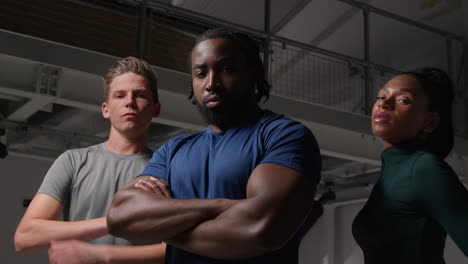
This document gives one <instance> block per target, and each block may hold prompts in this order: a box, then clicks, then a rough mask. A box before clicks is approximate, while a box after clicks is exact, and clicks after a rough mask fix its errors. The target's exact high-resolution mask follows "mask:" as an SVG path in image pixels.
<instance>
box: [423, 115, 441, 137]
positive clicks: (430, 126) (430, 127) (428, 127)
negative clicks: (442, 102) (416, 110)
mask: <svg viewBox="0 0 468 264" xmlns="http://www.w3.org/2000/svg"><path fill="white" fill-rule="evenodd" d="M439 124H440V115H439V113H437V112H429V113H428V115H427V118H426V120H425V121H424V127H423V129H424V131H429V133H431V132H432V131H434V130H436V129H437V127H439Z"/></svg>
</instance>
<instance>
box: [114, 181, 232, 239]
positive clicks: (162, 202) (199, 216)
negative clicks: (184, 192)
mask: <svg viewBox="0 0 468 264" xmlns="http://www.w3.org/2000/svg"><path fill="white" fill-rule="evenodd" d="M145 178H146V179H150V178H151V179H152V180H156V182H157V184H159V185H160V189H162V190H163V189H164V186H165V184H166V183H165V182H164V181H163V180H161V179H156V178H153V177H151V176H142V177H139V178H136V179H135V180H133V181H131V182H130V183H128V184H127V185H126V186H125V187H124V188H122V190H121V191H119V192H117V194H116V195H115V196H114V199H113V201H112V206H111V208H110V210H109V212H108V215H107V225H108V229H109V233H110V234H112V235H114V236H117V237H122V238H125V239H127V240H130V241H132V242H134V243H137V244H152V243H157V242H160V241H163V240H165V239H167V238H170V237H173V236H174V235H176V234H179V233H182V232H184V231H187V230H189V229H191V228H193V227H194V226H196V225H197V224H199V223H201V222H203V221H206V220H208V219H212V218H214V217H216V216H217V215H218V214H220V213H221V212H223V211H224V210H225V209H226V208H227V207H229V206H231V204H233V203H235V201H233V200H227V199H209V200H208V199H190V200H182V199H172V198H171V197H170V195H168V194H167V193H165V192H164V191H161V192H157V191H156V192H155V191H147V190H143V189H142V188H138V187H135V184H138V182H139V181H141V180H142V179H145Z"/></svg>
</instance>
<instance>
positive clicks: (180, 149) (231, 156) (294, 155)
mask: <svg viewBox="0 0 468 264" xmlns="http://www.w3.org/2000/svg"><path fill="white" fill-rule="evenodd" d="M262 163H273V164H278V165H282V166H285V167H289V168H292V169H294V170H297V171H299V172H300V173H302V174H303V175H305V176H306V177H310V178H311V179H312V180H313V182H314V183H318V182H319V180H320V169H321V158H320V151H319V148H318V145H317V142H316V140H315V138H314V136H313V135H312V133H311V132H310V130H309V129H308V128H306V127H305V126H304V125H302V124H300V123H299V122H296V121H294V120H291V119H289V118H287V117H285V116H283V115H277V114H274V113H272V112H265V114H264V115H262V116H261V117H260V118H259V119H258V120H255V121H252V122H250V123H247V124H244V125H242V126H239V127H236V128H231V129H229V130H228V131H226V132H225V133H217V132H214V131H213V130H211V129H210V128H207V129H206V130H204V131H201V132H198V133H195V134H192V135H184V136H179V137H176V138H173V139H171V140H170V141H169V142H168V143H166V144H165V145H163V146H162V147H161V148H160V149H158V150H157V151H156V152H155V153H154V155H153V158H152V159H151V161H150V163H149V164H148V165H147V167H146V169H145V170H144V171H143V173H142V174H141V175H151V176H154V177H158V178H162V179H164V180H165V181H166V182H167V183H168V185H169V187H170V189H171V191H172V194H173V196H174V198H178V199H193V198H201V199H214V198H227V199H243V198H246V187H247V182H248V180H249V177H250V174H251V173H252V172H253V170H254V169H255V167H257V166H258V165H259V164H262ZM299 242H300V238H299V237H298V236H295V237H294V238H292V239H291V240H290V241H289V242H288V243H287V244H286V246H285V247H283V248H282V249H279V250H277V251H274V252H271V253H269V254H266V255H264V256H260V257H257V258H255V259H251V260H242V261H220V260H213V259H209V258H206V257H202V256H198V255H195V254H191V253H189V252H185V251H183V250H180V249H177V248H174V247H172V246H169V245H168V248H167V252H166V263H173V264H175V263H197V264H198V263H199V264H202V263H256V264H259V263H265V264H266V263H268V264H272V263H297V252H298V247H299Z"/></svg>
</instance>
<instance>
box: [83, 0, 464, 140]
mask: <svg viewBox="0 0 468 264" xmlns="http://www.w3.org/2000/svg"><path fill="white" fill-rule="evenodd" d="M75 1H77V0H75ZM81 1H84V2H87V3H88V4H89V3H91V4H96V5H98V3H97V2H98V1H92V0H81ZM264 1H265V12H264V13H265V17H264V29H263V30H257V29H253V28H249V27H246V26H243V25H239V24H235V23H232V22H228V21H224V20H221V19H218V18H215V17H210V16H207V15H205V14H200V13H196V12H194V11H191V10H188V9H184V8H179V7H176V6H172V5H170V4H167V3H165V2H161V1H157V0H143V1H127V2H126V1H122V0H120V1H119V2H125V3H126V4H127V5H135V6H136V8H139V12H138V13H139V16H141V17H140V18H142V19H146V20H147V21H148V20H151V21H150V22H151V23H163V24H165V25H169V26H172V27H175V28H177V29H179V30H181V31H190V32H191V33H194V34H196V33H199V32H201V31H204V30H205V29H207V28H210V27H227V28H231V29H235V30H238V31H242V32H244V33H247V34H249V35H251V36H252V37H254V38H255V39H257V40H258V41H259V43H261V44H262V46H263V48H264V51H267V52H264V62H265V65H266V66H267V69H268V71H267V72H268V75H269V76H267V77H268V79H269V80H270V81H271V84H272V93H273V94H274V95H277V96H284V97H289V98H294V99H296V100H302V101H306V102H310V103H316V104H321V105H324V106H327V107H332V108H335V109H339V110H342V111H347V112H353V113H357V114H362V115H368V114H369V113H370V109H371V106H372V104H373V102H374V98H375V94H376V91H378V90H379V89H380V88H381V87H383V85H384V84H385V83H386V82H387V81H388V80H389V79H390V78H391V77H392V76H394V75H395V74H398V73H399V70H398V69H394V68H391V67H388V66H385V65H381V64H378V63H376V62H375V61H373V58H372V57H371V55H370V54H371V52H370V48H371V44H372V43H371V41H370V40H371V38H370V34H371V31H370V30H369V27H370V23H371V22H372V21H370V17H369V16H370V15H376V16H381V17H385V18H388V19H391V20H392V21H398V22H400V23H403V24H405V25H407V26H410V27H415V28H418V29H421V30H424V31H427V32H431V33H433V34H434V36H437V37H438V38H441V40H443V41H444V43H445V45H446V49H445V51H444V53H445V54H446V70H447V71H448V72H449V74H450V75H451V76H452V77H453V80H454V81H456V84H457V85H456V86H457V87H458V89H457V92H458V93H459V94H462V96H463V97H464V98H468V96H467V94H468V93H467V92H466V89H464V85H465V83H466V81H465V74H464V64H463V60H460V62H459V63H458V64H459V65H455V64H457V62H456V60H454V56H455V54H454V48H453V47H454V45H456V44H461V46H464V40H463V37H461V36H457V35H456V34H453V33H451V32H448V31H444V30H440V29H437V28H434V27H431V26H428V25H426V24H422V23H419V22H417V21H413V20H410V19H407V18H405V17H402V16H398V15H396V14H393V13H390V12H388V11H385V10H381V9H378V8H375V7H373V6H371V5H369V4H366V3H363V2H359V1H354V0H337V1H339V2H342V3H345V4H348V5H350V6H353V7H356V8H359V9H361V11H362V19H363V20H362V25H363V35H362V40H363V43H364V45H363V50H362V51H363V54H364V56H363V58H357V57H353V56H349V55H345V54H341V53H338V52H334V51H330V50H326V49H323V48H319V47H317V46H313V45H308V44H305V43H300V42H298V41H294V40H291V39H287V38H284V37H281V36H278V35H275V34H273V33H272V32H271V31H270V17H269V16H270V0H264ZM94 2H96V3H94ZM107 2H113V1H112V0H108V1H107ZM114 2H115V1H114ZM106 8H109V6H107V7H106ZM148 13H149V14H151V15H149V16H146V15H144V14H148ZM172 21H173V23H172ZM138 23H139V25H140V26H142V25H143V23H141V19H140V20H138ZM197 31H198V32H197ZM139 32H140V34H139V38H144V37H145V36H144V33H142V32H144V30H140V31H139ZM136 43H138V50H139V51H141V50H144V47H143V46H142V45H143V44H142V43H144V41H141V40H140V41H136ZM461 87H463V88H461ZM466 101H468V99H466ZM462 116H463V117H462V118H463V119H464V120H465V121H466V122H468V117H467V116H468V111H465V113H462ZM457 133H458V135H459V136H464V137H467V136H468V128H467V127H466V126H465V127H464V128H462V129H458V130H457Z"/></svg>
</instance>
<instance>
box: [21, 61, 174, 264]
mask: <svg viewBox="0 0 468 264" xmlns="http://www.w3.org/2000/svg"><path fill="white" fill-rule="evenodd" d="M103 78H104V84H105V89H104V94H105V102H104V103H102V114H103V116H104V118H106V119H109V120H110V123H111V129H110V132H109V138H108V140H107V141H106V142H104V143H102V144H98V145H95V146H91V147H88V148H83V149H74V150H69V151H66V152H65V153H63V154H62V155H60V157H59V158H57V160H56V161H55V162H54V164H53V165H52V167H51V168H50V169H49V171H48V172H47V175H46V176H45V178H44V181H43V183H42V185H41V187H40V188H39V191H38V193H37V194H36V196H35V197H34V198H33V200H32V202H31V204H30V205H29V207H28V209H27V211H26V213H25V214H24V216H23V218H22V220H21V222H20V223H19V225H18V228H17V230H16V234H15V247H16V250H17V251H18V252H34V251H48V253H49V259H50V261H51V263H113V262H118V263H135V262H137V263H145V262H147V263H164V252H165V245H164V244H155V245H148V246H131V245H130V244H129V242H128V241H126V240H123V239H118V238H115V237H113V236H110V235H109V234H108V231H107V223H106V217H105V216H106V214H107V211H108V209H109V207H110V204H111V201H112V198H113V196H114V194H115V193H116V192H117V191H118V190H119V188H120V187H122V186H123V185H125V184H126V183H127V182H129V181H130V180H131V179H133V178H134V177H135V176H136V175H138V174H139V173H141V171H143V169H144V167H145V166H146V164H147V163H148V161H149V159H150V157H151V150H150V149H149V148H148V146H147V143H146V141H147V137H148V127H149V125H150V123H151V119H152V118H153V117H157V116H158V115H159V112H160V104H159V101H158V93H157V78H156V76H155V74H154V72H153V70H152V69H151V67H150V66H149V64H147V63H146V62H144V61H141V60H139V59H136V58H133V57H128V58H125V59H122V60H119V61H117V62H116V63H115V64H114V65H113V66H112V67H111V68H110V69H109V70H107V71H106V73H105V74H104V75H103ZM61 214H63V219H64V221H60V220H58V219H59V217H60V215H61ZM85 241H86V242H85Z"/></svg>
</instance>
